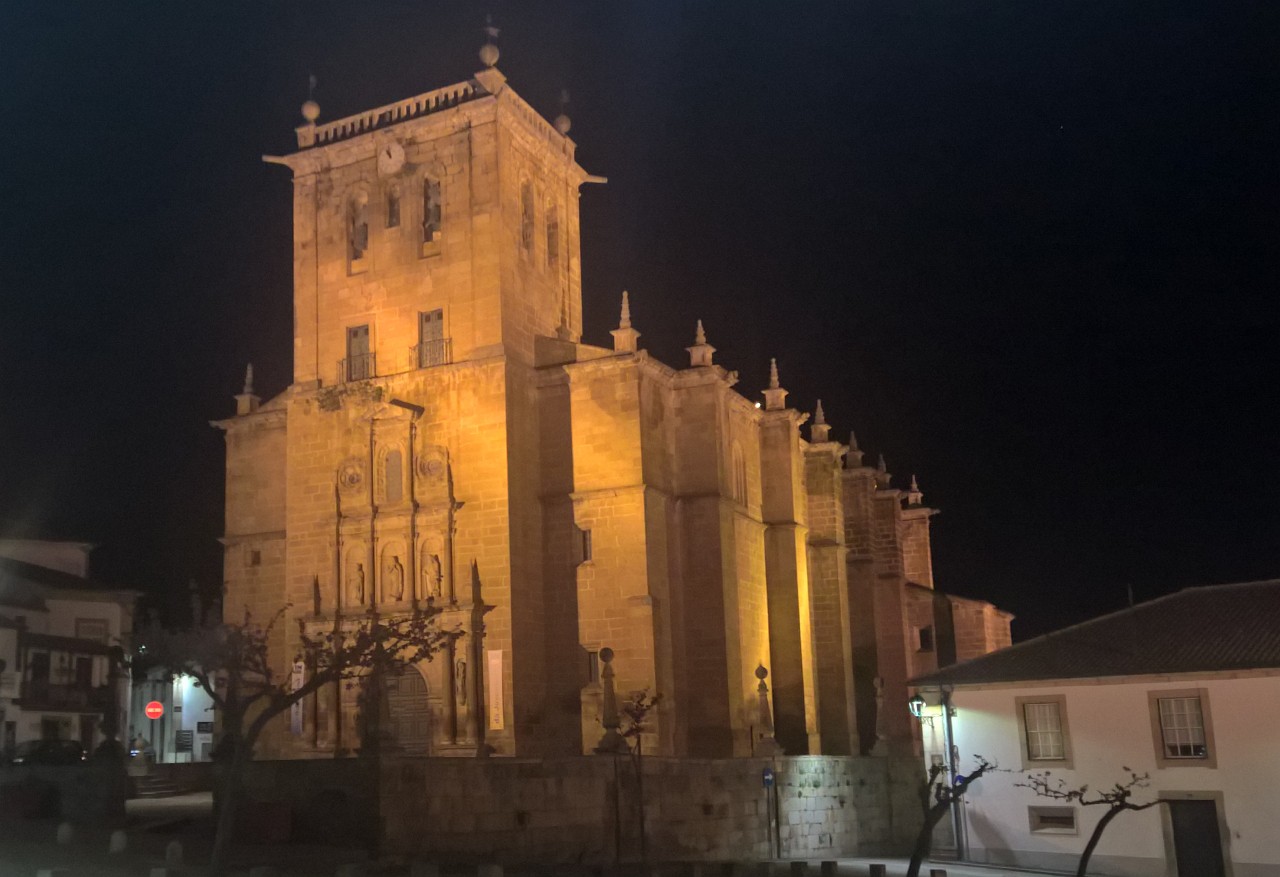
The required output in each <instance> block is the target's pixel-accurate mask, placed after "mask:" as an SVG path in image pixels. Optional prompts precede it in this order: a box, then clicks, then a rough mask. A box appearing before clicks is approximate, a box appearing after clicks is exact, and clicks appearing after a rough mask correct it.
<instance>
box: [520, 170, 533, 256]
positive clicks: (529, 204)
mask: <svg viewBox="0 0 1280 877" xmlns="http://www.w3.org/2000/svg"><path fill="white" fill-rule="evenodd" d="M520 246H522V247H524V251H525V252H526V253H528V252H532V250H533V185H532V184H531V183H530V182H529V181H528V180H525V181H524V182H523V183H522V184H521V185H520Z"/></svg>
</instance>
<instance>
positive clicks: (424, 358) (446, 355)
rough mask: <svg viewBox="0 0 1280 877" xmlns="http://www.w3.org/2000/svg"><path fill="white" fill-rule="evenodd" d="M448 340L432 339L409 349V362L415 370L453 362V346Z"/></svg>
mask: <svg viewBox="0 0 1280 877" xmlns="http://www.w3.org/2000/svg"><path fill="white" fill-rule="evenodd" d="M451 341H452V339H450V338H434V339H432V340H430V341H423V342H422V343H421V344H415V345H413V347H411V348H409V349H410V350H411V351H412V356H411V361H412V362H413V363H414V365H415V367H417V368H431V366H433V365H448V364H449V363H451V362H453V345H452V343H451Z"/></svg>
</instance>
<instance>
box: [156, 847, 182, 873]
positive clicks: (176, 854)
mask: <svg viewBox="0 0 1280 877" xmlns="http://www.w3.org/2000/svg"><path fill="white" fill-rule="evenodd" d="M164 864H165V867H167V868H181V867H182V841H180V840H171V841H169V845H168V846H167V847H165V848H164ZM153 877H154V875H153Z"/></svg>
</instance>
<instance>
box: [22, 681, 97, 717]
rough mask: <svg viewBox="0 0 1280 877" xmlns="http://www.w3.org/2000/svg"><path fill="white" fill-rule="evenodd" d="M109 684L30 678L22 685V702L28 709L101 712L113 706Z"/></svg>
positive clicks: (23, 706)
mask: <svg viewBox="0 0 1280 877" xmlns="http://www.w3.org/2000/svg"><path fill="white" fill-rule="evenodd" d="M112 699H113V698H112V695H111V687H110V686H109V685H77V684H74V683H72V684H60V683H55V682H44V681H40V680H34V679H28V680H27V681H26V682H24V683H23V685H22V697H21V699H20V700H21V704H22V708H23V709H28V710H66V711H68V712H92V713H100V712H103V711H104V710H107V709H110V708H111V702H112Z"/></svg>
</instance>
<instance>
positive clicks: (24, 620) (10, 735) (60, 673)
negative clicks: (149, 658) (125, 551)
mask: <svg viewBox="0 0 1280 877" xmlns="http://www.w3.org/2000/svg"><path fill="white" fill-rule="evenodd" d="M91 549H92V546H91V545H88V544H86V543H82V542H48V541H41V540H17V539H6V540H0V664H2V666H0V750H3V751H4V752H8V751H11V750H12V749H13V747H15V746H16V745H17V744H19V743H23V742H25V741H27V740H34V739H40V738H51V737H52V738H61V739H69V740H78V741H80V742H81V743H82V744H83V745H84V747H85V749H86V751H92V750H93V748H94V747H95V746H97V745H98V744H99V743H101V742H102V733H101V725H102V721H103V718H104V716H105V715H106V714H107V712H108V711H112V710H114V711H115V714H116V720H117V722H118V723H119V724H118V727H119V728H120V734H121V736H123V734H124V732H125V728H126V727H127V718H128V717H127V710H128V703H129V700H128V697H129V695H128V685H129V682H128V674H127V671H125V672H122V673H121V674H120V677H119V679H118V680H117V683H116V685H115V687H114V690H113V688H112V686H111V684H110V682H111V668H110V656H111V651H112V648H113V647H115V646H126V647H127V644H128V638H129V636H130V634H131V633H132V630H133V612H134V603H135V602H136V600H137V598H138V593H137V592H136V591H131V590H122V589H113V588H107V587H105V586H103V585H101V584H99V583H97V582H94V581H93V580H91V579H90V578H88V566H89V560H88V558H89V552H90V550H91Z"/></svg>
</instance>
